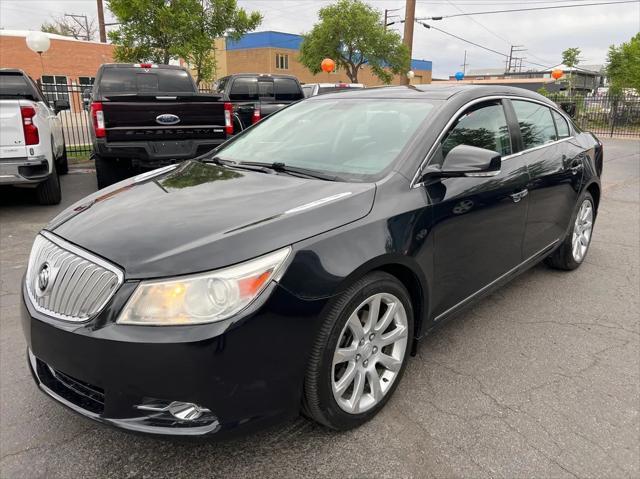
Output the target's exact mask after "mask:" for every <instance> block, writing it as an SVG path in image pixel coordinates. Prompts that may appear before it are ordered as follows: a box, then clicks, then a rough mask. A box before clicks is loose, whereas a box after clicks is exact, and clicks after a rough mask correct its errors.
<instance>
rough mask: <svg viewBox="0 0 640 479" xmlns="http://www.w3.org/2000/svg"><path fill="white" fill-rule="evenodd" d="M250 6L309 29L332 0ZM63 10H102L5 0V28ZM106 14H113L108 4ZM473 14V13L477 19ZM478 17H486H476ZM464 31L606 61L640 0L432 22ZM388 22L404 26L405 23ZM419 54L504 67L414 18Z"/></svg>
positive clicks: (276, 21)
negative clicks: (572, 50) (578, 52)
mask: <svg viewBox="0 0 640 479" xmlns="http://www.w3.org/2000/svg"><path fill="white" fill-rule="evenodd" d="M595 1H602V0H550V1H542V0H528V1H527V0H521V1H516V0H451V1H448V0H417V9H416V16H418V17H420V16H438V15H448V14H455V13H460V11H459V10H458V9H456V6H457V7H458V8H459V9H461V10H463V11H465V12H474V11H482V10H485V11H486V10H502V9H513V8H524V7H540V6H549V5H554V4H555V5H559V4H560V5H562V4H568V3H573V4H575V3H591V2H595ZM238 3H239V5H240V6H242V7H244V8H246V9H248V10H259V11H261V12H262V14H263V16H264V20H263V23H262V25H261V27H260V28H259V29H258V30H279V31H283V32H290V33H303V32H306V31H308V30H309V29H311V27H312V26H313V24H314V23H315V22H316V21H317V12H318V10H319V9H320V8H322V7H323V6H324V5H328V4H330V3H333V2H332V1H326V0H238ZM368 3H369V4H371V5H373V6H375V7H376V8H377V9H378V10H380V11H383V10H384V9H385V8H387V9H392V8H402V10H400V11H397V12H393V13H394V14H399V15H400V16H401V18H404V5H405V1H404V0H368ZM64 13H72V14H86V15H88V16H90V17H95V16H96V1H95V0H61V1H57V0H0V27H2V28H4V29H39V27H40V25H41V24H42V23H43V22H44V21H47V20H49V19H50V17H51V16H62V15H63V14H64ZM105 16H106V22H109V21H113V17H112V16H111V14H110V13H109V11H108V9H106V2H105ZM472 18H473V19H475V21H474V20H473V19H472ZM477 22H480V24H479V23H477ZM430 23H433V25H434V26H437V27H439V28H442V29H443V30H446V31H448V32H451V33H454V34H456V35H458V36H461V37H464V38H467V39H469V40H472V41H474V42H476V43H479V44H481V45H485V46H487V47H489V48H492V49H494V50H497V51H500V52H505V53H508V52H509V45H510V44H518V45H524V46H525V47H526V48H528V51H527V52H526V53H524V56H526V57H527V59H528V60H531V61H534V62H537V63H541V64H544V65H555V64H558V63H560V54H561V52H562V50H564V49H566V48H568V47H579V48H580V49H581V50H582V63H583V64H598V63H604V61H605V59H606V54H607V49H608V47H609V45H611V44H619V43H621V42H623V41H628V40H629V39H630V38H631V37H632V36H633V35H635V34H636V33H637V32H638V31H640V3H627V4H619V5H602V6H584V7H581V8H569V9H556V10H547V11H533V12H514V13H501V14H494V15H481V16H474V17H458V18H449V19H444V20H441V21H435V22H430ZM390 28H394V29H397V31H399V32H400V33H401V34H402V29H403V25H402V24H398V25H394V26H392V27H390ZM414 30H415V33H414V41H413V58H419V59H425V60H431V61H433V70H434V76H436V77H446V76H449V75H452V74H454V73H455V72H456V71H457V70H460V69H461V66H460V65H461V64H462V61H463V55H464V50H465V49H466V50H467V63H468V66H467V70H469V69H475V68H483V67H487V68H489V67H501V66H503V65H504V59H503V58H502V57H500V56H498V55H496V54H494V53H490V52H487V51H484V50H481V49H479V48H477V47H474V46H471V45H467V44H465V43H463V42H461V41H459V40H456V39H453V38H450V37H447V36H446V35H443V34H442V33H440V32H437V31H434V30H427V29H425V28H423V27H421V26H420V25H416V26H415V29H414Z"/></svg>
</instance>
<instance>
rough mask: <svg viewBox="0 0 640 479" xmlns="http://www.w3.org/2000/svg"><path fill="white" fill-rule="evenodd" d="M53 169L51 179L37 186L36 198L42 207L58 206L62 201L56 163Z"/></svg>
mask: <svg viewBox="0 0 640 479" xmlns="http://www.w3.org/2000/svg"><path fill="white" fill-rule="evenodd" d="M51 169H52V171H51V174H50V175H49V177H48V178H47V179H46V180H44V181H43V182H41V183H40V184H39V185H38V186H36V198H37V199H38V203H40V204H41V205H57V204H59V203H60V200H61V199H62V191H61V190H60V178H59V177H58V171H57V169H56V162H55V161H54V162H53V164H52V167H51Z"/></svg>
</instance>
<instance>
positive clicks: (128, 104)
mask: <svg viewBox="0 0 640 479" xmlns="http://www.w3.org/2000/svg"><path fill="white" fill-rule="evenodd" d="M158 100H161V101H158ZM102 107H103V111H104V117H105V126H106V135H107V141H113V142H118V141H147V140H150V141H155V140H158V141H165V140H197V139H218V138H219V139H221V140H224V139H225V138H226V133H225V121H224V103H223V102H221V101H220V97H219V96H217V95H199V94H195V95H184V94H183V95H171V94H163V95H161V96H149V95H140V94H127V95H109V96H106V98H105V101H103V102H102Z"/></svg>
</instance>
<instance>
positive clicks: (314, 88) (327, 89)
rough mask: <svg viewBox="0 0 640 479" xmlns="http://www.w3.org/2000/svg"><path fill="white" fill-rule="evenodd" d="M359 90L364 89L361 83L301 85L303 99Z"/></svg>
mask: <svg viewBox="0 0 640 479" xmlns="http://www.w3.org/2000/svg"><path fill="white" fill-rule="evenodd" d="M360 88H364V85H363V84H362V83H305V84H304V85H302V91H303V92H304V96H305V98H309V97H310V96H316V95H323V94H325V93H337V92H341V91H349V90H352V89H360Z"/></svg>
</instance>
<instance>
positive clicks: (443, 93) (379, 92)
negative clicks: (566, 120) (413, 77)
mask: <svg viewBox="0 0 640 479" xmlns="http://www.w3.org/2000/svg"><path fill="white" fill-rule="evenodd" d="M336 95H339V96H336ZM493 95H497V96H519V97H523V98H531V99H534V100H538V101H544V102H545V103H549V104H550V105H553V102H551V100H549V99H547V98H545V97H544V96H542V95H540V94H539V93H535V92H532V91H529V90H525V89H524V88H518V87H511V86H503V85H470V84H465V85H456V84H450V83H447V84H438V83H432V84H425V85H406V86H382V87H373V88H357V89H356V88H354V89H352V90H348V91H342V92H340V93H326V94H324V95H321V96H316V97H312V98H309V100H312V101H324V100H328V99H330V98H333V97H336V98H340V100H344V99H345V98H362V99H364V98H372V99H376V98H377V99H385V98H389V99H391V98H397V99H425V100H448V99H450V98H452V97H454V96H455V97H460V98H461V99H465V100H473V99H475V98H480V97H483V96H493Z"/></svg>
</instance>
